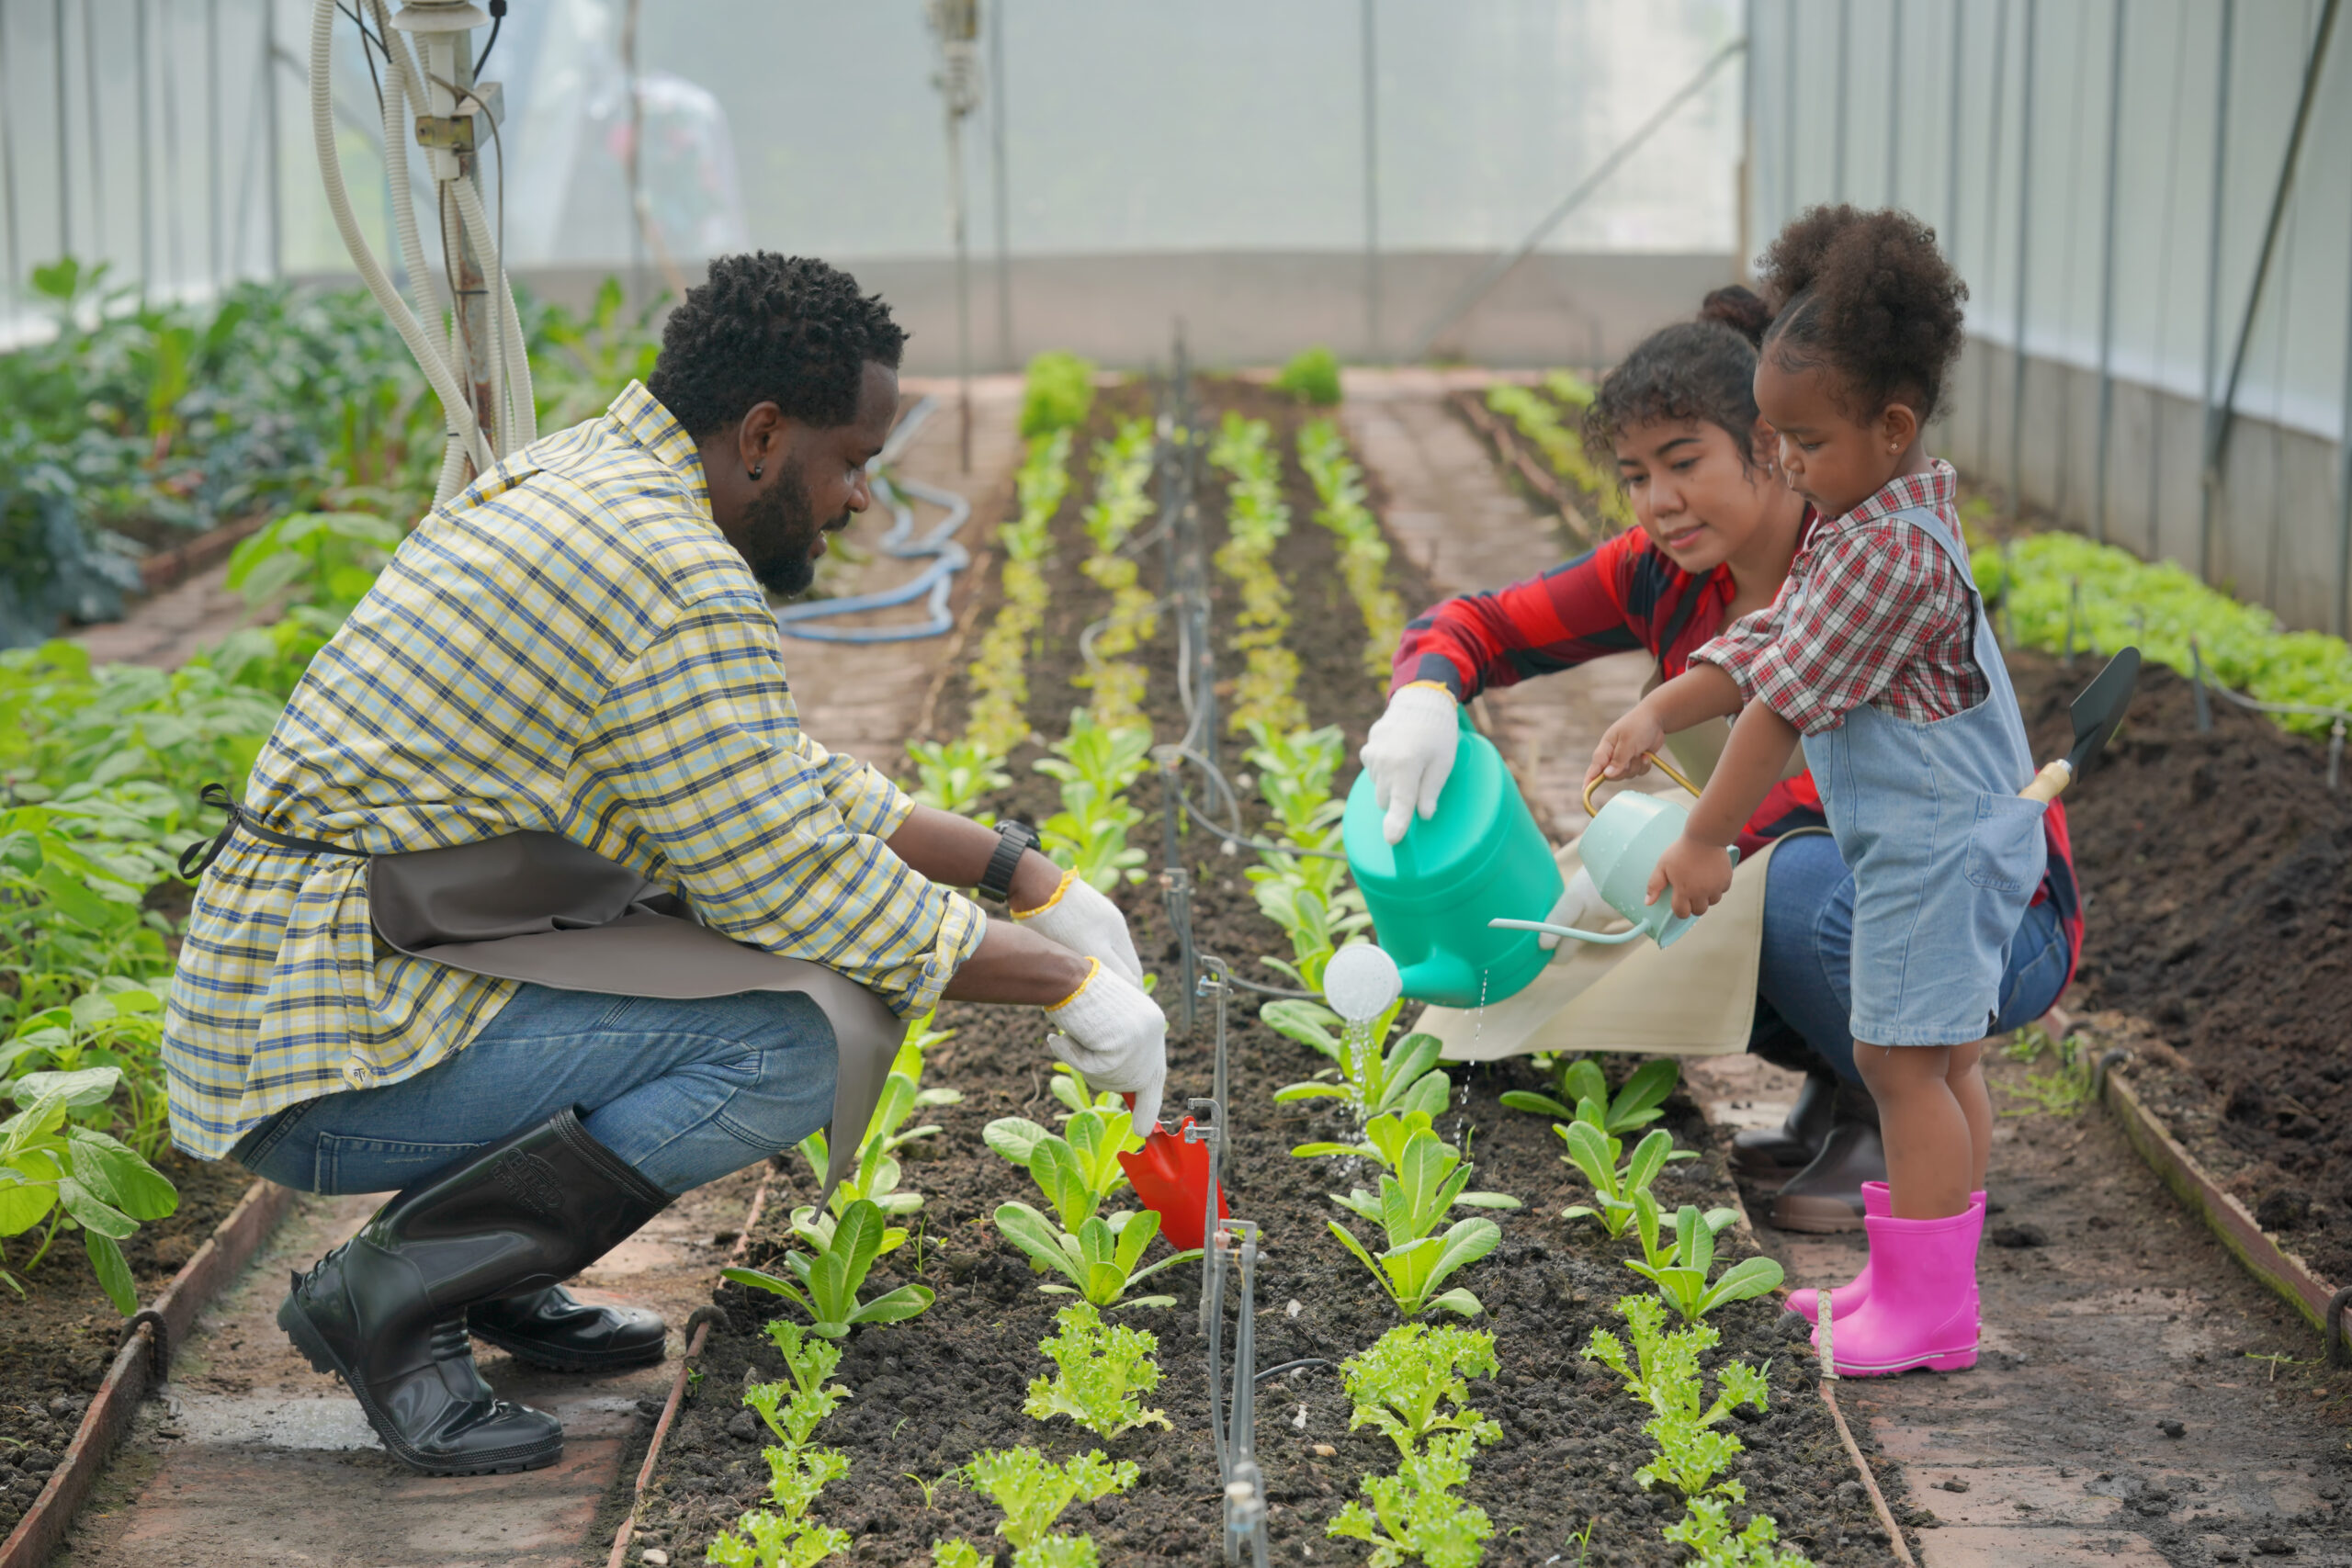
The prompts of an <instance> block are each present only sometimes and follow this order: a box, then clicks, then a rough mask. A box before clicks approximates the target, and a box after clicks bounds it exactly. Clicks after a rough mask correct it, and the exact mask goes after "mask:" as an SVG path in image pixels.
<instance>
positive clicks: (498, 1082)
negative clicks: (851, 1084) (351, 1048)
mask: <svg viewBox="0 0 2352 1568" xmlns="http://www.w3.org/2000/svg"><path fill="white" fill-rule="evenodd" d="M833 1069H834V1052H833V1032H832V1026H831V1024H829V1023H827V1022H826V1021H825V1015H824V1013H823V1012H822V1011H820V1010H819V1009H818V1007H817V1004H816V1003H815V1002H813V1001H810V1000H809V998H807V997H804V996H800V995H797V994H796V993H791V992H778V991H750V992H746V993H744V994H743V995H741V996H735V997H711V998H704V999H700V1000H692V1001H675V1000H656V999H653V998H639V997H608V996H600V995H597V994H595V993H594V992H588V991H558V990H552V989H550V988H548V987H545V986H525V987H523V988H522V989H521V990H520V991H518V992H516V993H515V996H514V998H512V999H510V1000H509V1001H508V1002H507V1004H506V1005H505V1006H504V1007H503V1008H502V1009H500V1010H499V1012H498V1015H497V1016H496V1017H495V1018H493V1019H492V1020H491V1021H490V1022H489V1024H488V1025H487V1026H486V1027H484V1029H483V1030H482V1032H481V1034H479V1035H478V1036H476V1037H475V1039H474V1042H473V1043H472V1044H470V1045H469V1046H467V1047H466V1048H465V1049H464V1050H462V1051H459V1052H458V1054H457V1055H453V1056H450V1057H448V1058H447V1059H446V1060H443V1061H440V1062H437V1063H435V1064H434V1065H433V1066H430V1067H427V1068H426V1069H425V1070H424V1071H423V1072H421V1073H419V1074H417V1075H416V1076H415V1077H412V1078H406V1079H403V1080H402V1081H401V1082H399V1083H396V1084H391V1085H388V1086H387V1087H385V1088H382V1089H346V1090H345V1091H343V1092H342V1093H339V1094H329V1095H322V1096H321V1097H320V1098H319V1099H317V1100H307V1101H305V1102H303V1103H302V1104H300V1105H296V1106H290V1107H288V1109H287V1110H285V1111H280V1112H279V1113H278V1114H277V1115H276V1116H274V1117H272V1118H271V1119H270V1120H268V1121H266V1122H263V1123H262V1124H261V1125H260V1126H258V1127H256V1128H254V1130H253V1131H252V1132H250V1133H248V1134H246V1135H245V1136H244V1137H243V1139H242V1140H240V1141H239V1143H238V1145H237V1146H236V1147H235V1148H234V1149H232V1151H231V1157H232V1158H234V1159H235V1160H237V1161H238V1162H239V1163H240V1164H242V1165H243V1166H244V1167H245V1168H247V1169H248V1170H251V1171H252V1172H253V1173H254V1175H256V1176H266V1177H267V1178H269V1179H271V1180H272V1181H277V1182H280V1183H283V1184H284V1185H286V1186H288V1187H292V1188H297V1189H300V1190H302V1191H305V1192H326V1193H342V1192H387V1191H391V1190H396V1189H398V1188H401V1187H405V1186H407V1185H408V1184H409V1183H410V1182H412V1181H414V1180H416V1179H419V1178H421V1177H425V1176H430V1175H431V1174H432V1173H433V1172H435V1170H438V1169H440V1168H442V1167H444V1166H447V1165H449V1164H451V1163H452V1162H454V1161H456V1160H458V1159H459V1158H461V1157H463V1156H467V1155H469V1154H471V1153H473V1152H474V1151H475V1150H477V1149H480V1148H481V1147H483V1146H484V1145H489V1144H492V1143H495V1142H497V1141H498V1140H499V1139H501V1138H503V1137H505V1136H506V1135H507V1134H510V1133H515V1132H519V1131H520V1130H522V1129H523V1128H526V1127H534V1126H537V1125H538V1124H539V1123H540V1122H544V1121H546V1120H547V1119H548V1117H550V1116H553V1115H554V1114H555V1113H556V1112H557V1111H563V1110H566V1109H575V1110H577V1111H579V1113H580V1118H581V1122H582V1125H584V1126H585V1127H586V1128H587V1129H588V1132H589V1134H591V1135H592V1136H594V1138H595V1140H596V1141H597V1142H598V1143H600V1144H602V1145H605V1147H606V1148H608V1149H610V1150H611V1151H612V1152H613V1153H615V1154H616V1155H618V1156H620V1157H621V1158H622V1159H624V1160H626V1161H628V1163H629V1165H631V1166H632V1167H634V1168H636V1169H637V1170H638V1172H639V1174H640V1175H642V1176H644V1177H645V1179H647V1180H649V1181H651V1182H652V1183H653V1184H654V1185H655V1186H657V1187H659V1188H661V1189H662V1190H663V1191H665V1192H668V1193H671V1194H673V1195H675V1194H677V1193H681V1192H684V1191H686V1190H690V1189H692V1188H695V1187H699V1186H701V1185H702V1184H703V1183H704V1182H707V1181H716V1180H718V1179H719V1178H720V1177H722V1176H727V1175H729V1174H731V1173H732V1172H735V1171H738V1170H741V1169H742V1168H744V1167H745V1166H747V1165H751V1164H752V1163H754V1162H755V1161H758V1160H761V1159H763V1158H765V1157H766V1156H769V1155H772V1154H775V1153H776V1152H778V1151H780V1150H783V1149H788V1148H790V1147H791V1146H792V1145H795V1144H797V1143H798V1142H799V1141H800V1140H801V1139H803V1138H805V1137H807V1136H808V1135H809V1134H810V1133H813V1132H815V1131H816V1130H817V1129H818V1128H820V1127H821V1126H823V1125H824V1124H825V1122H826V1120H827V1119H828V1118H829V1117H830V1116H831V1114H832V1109H833Z"/></svg>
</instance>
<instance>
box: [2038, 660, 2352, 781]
mask: <svg viewBox="0 0 2352 1568" xmlns="http://www.w3.org/2000/svg"><path fill="white" fill-rule="evenodd" d="M2072 641H2073V638H2072V637H2071V636H2070V637H2069V638H2068V642H2069V645H2070V646H2071V644H2072ZM2188 666H2189V675H2188V678H2189V680H2190V681H2191V682H2193V683H2194V684H2195V686H2196V688H2197V728H2198V730H2199V733H2200V734H2201V733H2203V732H2205V731H2208V730H2211V728H2213V713H2212V710H2211V707H2209V706H2208V705H2207V704H2206V700H2205V694H2206V690H2207V687H2208V684H2209V683H2208V682H2207V679H2206V675H2205V655H2204V653H2203V652H2202V650H2200V649H2199V648H2198V646H2197V639H2196V638H2195V637H2190V638H2189V639H2188ZM2210 684H2211V689H2212V690H2213V691H2216V692H2219V693H2221V694H2222V696H2224V697H2226V698H2228V699H2229V700H2230V701H2231V702H2233V703H2235V704H2237V705H2238V706H2240V707H2242V708H2251V709H2253V710H2254V711H2255V712H2256V713H2268V714H2290V715H2293V716H2298V717H2305V718H2324V719H2329V720H2332V721H2333V722H2331V723H2330V724H2329V726H2328V728H2327V787H2328V790H2329V791H2330V793H2333V792H2334V791H2335V788H2336V787H2337V785H2338V784H2341V783H2342V782H2343V777H2344V732H2345V728H2346V721H2347V720H2352V714H2347V713H2346V712H2345V711H2344V710H2343V709H2342V708H2339V707H2332V706H2329V705H2326V704H2324V703H2267V702H2264V701H2262V700H2261V699H2260V698H2258V697H2244V696H2240V695H2239V694H2237V693H2235V692H2233V691H2231V690H2230V689H2229V687H2227V686H2225V685H2223V684H2222V682H2219V681H2214V682H2211V683H2210Z"/></svg>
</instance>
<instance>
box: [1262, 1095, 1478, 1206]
mask: <svg viewBox="0 0 2352 1568" xmlns="http://www.w3.org/2000/svg"><path fill="white" fill-rule="evenodd" d="M1364 1134H1365V1135H1366V1136H1367V1137H1368V1138H1369V1139H1370V1140H1371V1142H1370V1143H1369V1144H1368V1145H1363V1152H1366V1153H1369V1154H1371V1155H1372V1156H1374V1157H1375V1158H1377V1159H1378V1160H1379V1161H1380V1163H1381V1164H1382V1165H1384V1166H1385V1167H1387V1168H1388V1170H1389V1171H1390V1172H1392V1173H1394V1174H1393V1175H1389V1176H1384V1177H1383V1178H1382V1179H1381V1195H1380V1196H1379V1197H1377V1198H1375V1197H1374V1196H1373V1195H1372V1194H1371V1193H1369V1192H1366V1191H1365V1190H1363V1188H1361V1187H1359V1188H1357V1189H1355V1190H1353V1191H1351V1192H1350V1193H1349V1194H1348V1195H1347V1196H1346V1197H1344V1198H1342V1197H1341V1196H1340V1194H1338V1193H1337V1192H1333V1193H1330V1194H1329V1197H1330V1200H1331V1201H1333V1202H1334V1203H1337V1204H1339V1205H1340V1207H1341V1208H1343V1209H1345V1210H1347V1211H1348V1212H1349V1213H1352V1214H1355V1215H1357V1216H1358V1217H1360V1218H1363V1219H1367V1220H1383V1219H1385V1215H1386V1212H1387V1211H1386V1204H1387V1201H1388V1189H1389V1187H1390V1186H1391V1185H1392V1184H1394V1185H1397V1186H1399V1187H1408V1188H1409V1187H1414V1186H1415V1185H1416V1184H1417V1183H1418V1182H1419V1180H1420V1179H1421V1176H1420V1175H1419V1174H1415V1173H1419V1172H1422V1170H1423V1168H1425V1167H1431V1166H1433V1167H1434V1168H1435V1169H1434V1172H1433V1174H1434V1176H1435V1178H1436V1179H1438V1181H1439V1182H1440V1183H1441V1185H1440V1186H1439V1187H1438V1189H1437V1192H1436V1197H1437V1198H1438V1199H1442V1201H1443V1202H1444V1204H1445V1207H1446V1208H1448V1209H1451V1208H1454V1207H1457V1206H1459V1207H1463V1208H1470V1209H1516V1208H1518V1207H1519V1200H1518V1199H1516V1198H1513V1197H1510V1195H1509V1194H1507V1193H1502V1192H1471V1191H1466V1190H1464V1189H1465V1187H1466V1186H1467V1185H1468V1183H1469V1180H1470V1168H1469V1167H1468V1166H1467V1165H1463V1164H1462V1156H1460V1155H1458V1154H1456V1153H1455V1152H1454V1151H1453V1148H1452V1147H1451V1146H1450V1145H1447V1144H1446V1142H1445V1141H1444V1140H1443V1139H1442V1138H1440V1137H1439V1136H1438V1135H1437V1134H1435V1133H1433V1132H1431V1131H1430V1118H1429V1113H1428V1112H1427V1111H1412V1112H1410V1113H1409V1114H1408V1115H1406V1116H1403V1117H1399V1116H1397V1114H1395V1113H1394V1112H1391V1113H1389V1114H1387V1115H1385V1116H1376V1117H1374V1119H1373V1121H1372V1122H1371V1124H1370V1125H1369V1126H1367V1127H1365V1128H1364ZM1305 1146H1306V1147H1307V1148H1310V1149H1315V1150H1317V1151H1318V1152H1323V1153H1329V1152H1333V1151H1345V1150H1347V1149H1348V1145H1342V1144H1309V1145H1305ZM1291 1152H1292V1153H1294V1154H1296V1153H1297V1152H1298V1151H1297V1150H1295V1149H1294V1150H1292V1151H1291ZM1457 1166H1459V1167H1460V1168H1459V1169H1456V1167H1457ZM1439 1213H1443V1210H1441V1211H1439ZM1437 1219H1438V1214H1434V1213H1433V1214H1430V1215H1427V1216H1426V1222H1427V1223H1426V1224H1422V1226H1421V1234H1422V1235H1427V1234H1428V1233H1429V1231H1430V1227H1432V1226H1434V1225H1435V1224H1436V1223H1437Z"/></svg>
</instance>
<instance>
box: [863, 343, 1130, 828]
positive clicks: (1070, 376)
mask: <svg viewBox="0 0 2352 1568" xmlns="http://www.w3.org/2000/svg"><path fill="white" fill-rule="evenodd" d="M1093 405H1094V367H1092V366H1091V365H1090V364H1088V363H1087V362H1086V361H1085V360H1082V359H1080V358H1078V357H1077V356H1076V355H1068V354H1059V353H1047V354H1041V355H1037V357H1036V358H1035V359H1033V360H1031V361H1030V362H1029V374H1028V383H1027V386H1026V387H1025V388H1024V389H1023V394H1022V401H1021V437H1022V440H1023V442H1025V443H1026V444H1027V447H1026V452H1025V454H1024V456H1023V458H1022V463H1021V468H1020V471H1019V473H1018V474H1017V475H1016V476H1015V479H1014V494H1015V496H1016V497H1017V506H1016V508H1015V511H1014V513H1013V516H1012V520H1011V521H1009V522H1007V523H1005V524H1003V525H1001V526H1000V527H999V528H998V529H997V533H996V538H997V547H998V549H1000V550H1001V551H1002V552H1003V556H1004V565H1003V566H1002V568H1001V570H1000V571H999V574H998V581H999V584H1000V586H1001V591H1002V594H1003V599H1002V603H1001V604H999V605H998V606H997V612H996V615H995V616H994V617H993V618H992V619H991V620H990V621H989V629H988V630H987V631H985V632H983V633H982V634H981V636H980V646H979V656H978V658H977V659H975V660H972V662H971V663H970V664H969V665H968V666H967V667H966V671H965V673H966V676H967V679H968V680H969V681H970V682H971V686H972V705H971V710H970V712H969V714H968V716H967V717H966V719H965V724H964V732H963V733H962V734H961V735H959V736H957V737H956V738H955V739H952V740H937V741H931V742H918V743H917V744H914V745H911V746H910V747H908V748H907V753H908V755H909V757H910V758H911V759H912V761H913V762H914V764H915V774H916V779H917V783H916V785H915V787H914V789H913V790H912V791H911V792H910V793H911V794H912V795H914V797H915V798H916V799H917V800H919V801H921V802H922V804H923V805H925V806H934V807H938V808H940V809H941V810H943V811H953V812H956V813H958V814H959V815H961V814H967V813H970V812H971V811H972V808H973V807H976V806H977V805H978V802H980V801H981V800H982V799H984V798H985V797H986V796H988V795H989V794H991V793H993V792H994V791H996V790H1000V789H1002V788H1004V787H1005V786H1006V785H1007V784H1011V783H1012V775H1011V774H1009V773H1006V772H1005V771H1004V760H1005V759H1006V758H1007V757H1010V756H1011V755H1012V752H1013V749H1014V748H1015V747H1017V746H1019V745H1020V744H1021V743H1022V742H1023V741H1024V740H1026V739H1028V738H1029V675H1028V654H1029V644H1030V639H1031V638H1033V637H1035V636H1036V635H1037V628H1038V627H1039V626H1043V625H1044V624H1045V620H1046V603H1047V601H1048V600H1049V599H1050V598H1051V596H1052V595H1051V592H1050V589H1049V587H1048V585H1047V583H1046V555H1047V552H1048V551H1049V550H1050V549H1051V548H1052V546H1053V523H1054V517H1055V515H1056V514H1057V513H1059V512H1060V511H1061V506H1062V498H1063V497H1065V496H1067V495H1068V494H1069V456H1070V444H1071V442H1072V440H1073V439H1075V437H1074V434H1073V433H1074V432H1075V431H1076V430H1077V428H1078V427H1079V426H1080V425H1081V424H1083V423H1086V416H1087V414H1088V412H1090V411H1091V409H1092V408H1093ZM980 820H982V821H983V822H988V821H992V820H993V818H992V817H990V816H989V815H987V814H985V813H983V814H981V815H980Z"/></svg>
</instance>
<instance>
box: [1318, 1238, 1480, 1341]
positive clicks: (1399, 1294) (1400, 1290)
mask: <svg viewBox="0 0 2352 1568" xmlns="http://www.w3.org/2000/svg"><path fill="white" fill-rule="evenodd" d="M1330 1224H1331V1234H1332V1235H1336V1236H1338V1237H1339V1238H1340V1245H1342V1246H1344V1247H1346V1248H1347V1249H1348V1250H1349V1251H1350V1252H1351V1253H1353V1254H1355V1256H1356V1261H1358V1262H1359V1263H1362V1264H1363V1266H1364V1267H1365V1268H1367V1269H1371V1270H1372V1275H1373V1278H1374V1279H1375V1280H1379V1281H1380V1288H1381V1289H1382V1290H1384V1291H1385V1292H1388V1299H1389V1300H1390V1301H1391V1302H1393V1303H1396V1306H1397V1311H1398V1312H1400V1313H1402V1314H1405V1315H1406V1316H1407V1317H1419V1315H1420V1314H1423V1313H1425V1312H1428V1311H1430V1309H1432V1308H1434V1307H1443V1308H1444V1309H1445V1310H1446V1311H1448V1312H1452V1313H1459V1314H1461V1315H1462V1316H1464V1317H1476V1316H1477V1315H1478V1314H1480V1313H1482V1312H1484V1311H1486V1310H1487V1309H1486V1308H1485V1306H1483V1305H1482V1304H1481V1303H1479V1301H1478V1298H1477V1297H1476V1296H1475V1295H1473V1294H1471V1293H1470V1292H1468V1291H1466V1290H1463V1289H1461V1288H1460V1287H1458V1286H1457V1287H1456V1288H1454V1289H1453V1290H1451V1291H1447V1292H1444V1293H1443V1294H1432V1293H1431V1292H1435V1291H1436V1290H1437V1288H1438V1287H1439V1286H1440V1285H1442V1284H1443V1283H1445V1281H1446V1280H1449V1279H1451V1278H1452V1277H1453V1275H1454V1274H1455V1273H1456V1272H1458V1271H1459V1270H1461V1269H1464V1268H1466V1267H1467V1266H1469V1265H1470V1264H1473V1263H1476V1262H1477V1261H1478V1259H1480V1258H1484V1257H1486V1256H1487V1254H1488V1253H1490V1252H1492V1251H1494V1249H1495V1248H1496V1247H1498V1246H1500V1245H1501V1244H1502V1239H1503V1228H1502V1226H1500V1225H1498V1224H1495V1222H1494V1221H1492V1220H1459V1221H1456V1222H1455V1223H1454V1225H1453V1228H1452V1229H1451V1230H1449V1231H1447V1232H1446V1233H1445V1234H1444V1235H1425V1236H1423V1237H1421V1238H1420V1239H1419V1241H1407V1242H1403V1243H1400V1244H1397V1245H1395V1246H1392V1247H1389V1248H1388V1250H1387V1251H1385V1252H1383V1253H1381V1254H1380V1255H1379V1256H1378V1257H1374V1255H1373V1254H1372V1253H1371V1252H1369V1251H1367V1250H1366V1249H1365V1247H1364V1245H1363V1243H1362V1242H1360V1241H1358V1240H1357V1239H1356V1238H1355V1237H1354V1235H1351V1234H1350V1232H1349V1231H1348V1229H1347V1227H1346V1226H1344V1225H1342V1224H1340V1222H1339V1221H1337V1220H1333V1221H1331V1222H1330Z"/></svg>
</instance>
